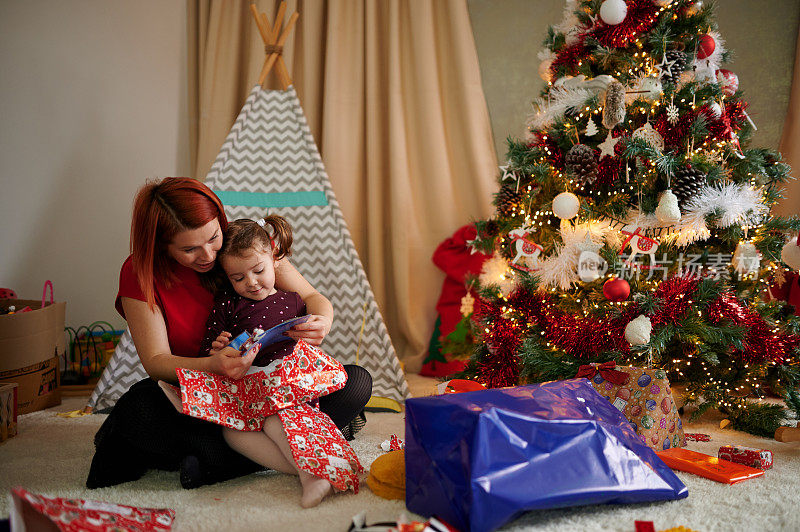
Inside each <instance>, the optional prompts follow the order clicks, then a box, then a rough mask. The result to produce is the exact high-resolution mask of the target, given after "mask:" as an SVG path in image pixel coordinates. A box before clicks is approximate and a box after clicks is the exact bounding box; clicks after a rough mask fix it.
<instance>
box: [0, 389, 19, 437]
mask: <svg viewBox="0 0 800 532" xmlns="http://www.w3.org/2000/svg"><path fill="white" fill-rule="evenodd" d="M16 435H17V384H16V383H12V384H0V441H6V440H7V439H8V438H11V437H12V436H16Z"/></svg>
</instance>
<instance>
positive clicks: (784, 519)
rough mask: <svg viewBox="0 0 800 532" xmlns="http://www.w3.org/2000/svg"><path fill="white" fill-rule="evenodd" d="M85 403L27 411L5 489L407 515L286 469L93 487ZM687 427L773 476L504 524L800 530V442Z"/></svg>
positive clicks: (291, 526) (230, 521) (310, 521)
mask: <svg viewBox="0 0 800 532" xmlns="http://www.w3.org/2000/svg"><path fill="white" fill-rule="evenodd" d="M409 380H410V383H409V384H410V385H411V388H412V392H414V394H415V395H427V394H429V393H431V390H432V389H433V383H432V381H429V380H425V379H422V378H419V377H416V376H412V378H411V379H409ZM85 400H86V399H85V398H68V399H66V400H65V402H64V403H63V404H62V405H61V406H60V407H56V408H52V409H49V410H45V411H41V412H36V413H33V414H28V415H26V416H22V417H21V419H20V423H19V427H20V434H19V435H17V436H15V437H14V438H11V439H10V440H8V441H6V442H5V443H3V444H0V494H7V493H8V490H9V488H11V487H13V486H23V487H24V488H26V489H28V490H29V491H32V492H34V493H42V494H45V495H53V496H69V497H80V498H84V499H97V500H104V501H108V502H115V503H121V504H129V505H136V506H147V507H159V508H165V507H166V508H172V509H174V510H175V511H176V512H177V520H176V525H175V528H176V530H183V531H203V530H209V531H212V530H213V531H218V530H223V529H224V530H226V532H234V531H247V530H281V531H285V532H288V531H294V530H311V531H314V530H320V531H329V530H330V531H344V530H347V528H348V526H349V524H350V520H351V518H352V516H353V515H355V514H357V513H359V512H361V511H363V510H366V512H367V521H368V522H375V521H385V520H395V519H397V518H398V516H399V515H400V514H401V513H402V512H405V511H406V510H405V505H404V503H403V502H402V501H387V500H385V499H381V498H379V497H377V496H375V495H374V494H372V492H370V490H369V488H368V487H367V485H366V483H365V482H364V483H362V489H361V491H360V492H359V493H358V495H353V494H352V493H347V494H339V495H335V496H333V497H329V498H327V499H326V500H324V501H323V502H322V504H320V506H319V507H317V508H314V509H311V510H303V509H302V508H301V507H300V505H299V500H300V486H299V483H298V481H297V478H296V477H290V476H287V475H280V474H266V475H264V474H256V475H250V476H247V477H243V478H239V479H236V480H232V481H229V482H225V483H222V484H216V485H214V486H207V487H203V488H200V489H196V490H183V489H181V487H180V484H179V482H178V476H177V473H167V472H161V471H151V472H149V473H147V474H146V475H145V476H144V477H143V478H142V479H141V480H138V481H136V482H130V483H127V484H122V485H119V486H115V487H113V488H105V489H99V490H87V489H85V488H84V487H83V485H84V481H85V478H86V472H87V471H88V468H89V463H90V461H91V456H92V451H93V445H92V437H93V436H94V433H95V432H96V430H97V428H98V427H99V426H100V424H101V423H102V421H103V419H105V416H104V415H92V416H86V417H82V418H72V419H67V418H61V417H58V416H56V415H55V413H56V412H60V411H66V410H71V409H75V408H78V407H79V406H80V405H81V404H83V403H85ZM367 418H368V422H367V425H366V427H365V428H364V430H363V431H362V432H361V433H360V434H359V435H358V437H357V438H356V440H355V441H354V442H353V447H354V449H355V450H356V452H357V453H358V455H359V457H360V458H361V460H362V462H363V464H364V466H365V467H366V468H369V465H370V464H371V463H372V461H373V460H374V459H375V458H377V457H378V456H379V455H380V454H382V451H381V450H380V448H379V444H380V442H381V441H383V440H385V439H388V438H389V436H390V435H391V434H393V433H396V434H398V435H400V436H401V437H402V434H403V415H402V414H377V413H371V414H368V415H367ZM687 430H688V431H689V432H705V433H707V434H710V435H711V437H712V440H711V441H710V442H708V443H701V442H691V443H690V446H689V448H690V449H693V450H697V451H700V452H705V453H708V454H714V455H716V452H717V449H718V448H719V447H720V446H721V445H724V444H728V443H738V444H742V445H747V446H750V447H762V448H766V449H770V450H772V451H773V452H774V454H775V466H774V467H773V468H772V469H770V470H768V471H767V472H766V474H765V475H764V476H763V477H760V478H757V479H753V480H748V481H745V482H743V483H740V484H736V485H733V486H728V485H724V484H719V483H716V482H713V481H710V480H706V479H703V478H700V477H697V476H694V475H690V474H685V473H678V476H679V477H680V478H681V480H682V481H683V482H684V483H685V484H686V486H687V487H688V488H689V497H688V498H686V499H683V500H680V501H672V502H665V503H656V504H641V505H625V506H590V507H582V508H570V509H563V510H551V511H543V512H534V513H528V514H526V515H524V516H522V517H521V518H519V519H518V520H517V521H515V522H513V523H511V524H509V525H508V526H506V527H504V528H503V529H502V530H513V531H519V530H548V531H551V530H552V531H570V532H572V531H576V530H587V531H590V530H597V531H608V530H618V531H621V532H622V531H625V532H629V531H632V530H633V529H634V521H635V520H651V521H654V523H655V526H656V530H663V529H667V528H671V527H676V526H685V527H687V528H690V529H693V530H697V531H711V530H726V531H727V530H754V531H758V530H764V531H771V532H773V531H782V530H787V531H789V530H792V531H794V530H800V504H799V503H800V443H780V442H776V441H774V440H771V439H762V438H757V437H754V436H750V435H748V434H744V433H740V432H735V431H732V430H720V429H719V428H718V424H717V420H716V419H711V418H709V419H708V420H707V421H705V422H703V423H699V424H695V425H692V426H690V427H687ZM409 515H410V516H411V517H414V516H413V514H409ZM7 516H8V501H7V498H6V497H0V517H2V518H5V517H7ZM417 517H418V516H417Z"/></svg>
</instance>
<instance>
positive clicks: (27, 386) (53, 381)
mask: <svg viewBox="0 0 800 532" xmlns="http://www.w3.org/2000/svg"><path fill="white" fill-rule="evenodd" d="M6 383H16V384H17V385H18V388H17V412H18V413H19V414H28V413H30V412H36V411H37V410H42V409H43V408H50V407H51V406H56V405H60V404H61V388H59V387H58V384H59V374H58V357H53V358H51V359H50V360H45V361H44V362H36V363H35V364H31V365H30V366H25V367H24V368H19V369H13V370H8V371H0V384H6Z"/></svg>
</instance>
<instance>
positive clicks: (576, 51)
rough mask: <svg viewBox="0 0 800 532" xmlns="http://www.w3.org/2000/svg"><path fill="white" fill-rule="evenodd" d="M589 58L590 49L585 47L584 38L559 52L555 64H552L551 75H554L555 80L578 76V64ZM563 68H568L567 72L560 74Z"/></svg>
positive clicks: (554, 60)
mask: <svg viewBox="0 0 800 532" xmlns="http://www.w3.org/2000/svg"><path fill="white" fill-rule="evenodd" d="M588 56H589V49H588V48H586V46H584V45H583V39H582V38H581V40H580V41H578V42H576V43H575V44H571V45H569V46H565V47H564V48H562V49H561V50H559V51H558V53H557V54H556V57H555V59H553V62H552V63H551V64H550V73H551V74H552V75H553V79H554V80H555V79H557V78H559V77H561V76H564V75H568V76H574V75H576V74H577V73H578V62H579V61H582V60H583V59H586V58H587V57H588ZM562 66H565V67H567V69H566V71H564V72H560V70H561V67H562Z"/></svg>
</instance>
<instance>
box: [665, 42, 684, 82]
mask: <svg viewBox="0 0 800 532" xmlns="http://www.w3.org/2000/svg"><path fill="white" fill-rule="evenodd" d="M666 55H667V62H669V63H672V65H671V66H670V68H669V70H665V71H664V75H663V76H661V81H662V82H663V83H678V82H679V81H680V79H681V74H683V72H684V71H685V70H688V68H689V56H688V55H687V54H686V53H685V52H681V51H680V50H667V54H666ZM673 61H674V62H673Z"/></svg>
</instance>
